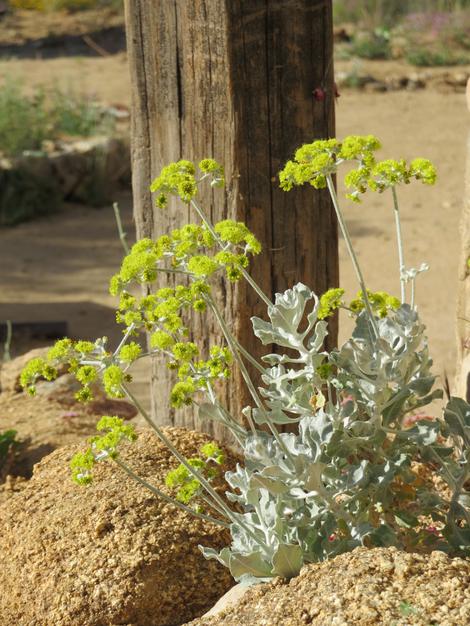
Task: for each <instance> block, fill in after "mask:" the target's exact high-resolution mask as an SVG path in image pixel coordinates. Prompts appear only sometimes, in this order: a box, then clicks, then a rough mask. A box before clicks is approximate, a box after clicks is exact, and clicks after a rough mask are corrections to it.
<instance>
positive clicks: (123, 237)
mask: <svg viewBox="0 0 470 626" xmlns="http://www.w3.org/2000/svg"><path fill="white" fill-rule="evenodd" d="M113 210H114V217H115V218H116V225H117V229H118V233H119V239H120V241H121V244H122V247H123V248H124V252H125V253H126V254H129V252H130V248H129V244H128V243H127V233H125V232H124V229H123V227H122V220H121V213H120V211H119V205H118V203H117V202H114V203H113Z"/></svg>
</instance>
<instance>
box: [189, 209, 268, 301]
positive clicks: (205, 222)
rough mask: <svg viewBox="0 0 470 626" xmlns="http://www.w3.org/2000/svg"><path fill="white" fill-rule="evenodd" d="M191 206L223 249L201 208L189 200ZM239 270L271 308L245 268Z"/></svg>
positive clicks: (266, 298)
mask: <svg viewBox="0 0 470 626" xmlns="http://www.w3.org/2000/svg"><path fill="white" fill-rule="evenodd" d="M191 206H192V207H193V208H194V210H195V211H196V213H197V214H198V215H199V217H200V218H201V220H202V222H203V223H204V224H205V225H206V227H207V230H208V231H209V232H210V234H211V235H212V236H213V237H214V239H215V241H216V242H217V243H218V245H219V246H220V247H221V248H222V249H224V248H225V246H224V243H223V241H221V239H220V237H219V235H218V234H217V233H216V231H215V229H214V227H213V225H212V224H211V222H210V221H209V219H208V217H207V215H206V214H205V213H204V211H203V210H202V209H201V207H200V206H199V205H198V204H197V202H195V201H194V200H191ZM240 269H241V272H242V275H243V278H244V279H245V280H246V281H247V283H248V284H249V285H250V286H251V287H252V288H253V289H254V291H255V292H256V293H257V294H258V296H259V297H260V298H261V300H263V302H264V303H265V304H266V305H267V306H272V304H273V303H272V302H271V300H270V299H269V298H268V296H267V295H266V294H265V293H264V291H263V290H262V289H261V287H260V286H259V285H258V283H257V282H256V281H255V280H254V279H253V278H252V277H251V276H250V274H249V273H248V272H247V271H246V269H245V268H240Z"/></svg>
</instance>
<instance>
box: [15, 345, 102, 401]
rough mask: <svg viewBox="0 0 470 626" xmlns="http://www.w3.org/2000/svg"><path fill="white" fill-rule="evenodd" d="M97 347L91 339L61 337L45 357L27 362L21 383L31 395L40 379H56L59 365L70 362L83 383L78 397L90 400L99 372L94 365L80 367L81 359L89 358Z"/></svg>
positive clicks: (73, 371)
mask: <svg viewBox="0 0 470 626" xmlns="http://www.w3.org/2000/svg"><path fill="white" fill-rule="evenodd" d="M95 349H96V345H95V344H94V343H92V342H91V341H77V342H73V341H72V340H71V339H69V338H67V337H65V338H64V339H59V340H58V341H57V342H56V343H55V344H54V346H53V347H52V348H50V349H49V350H48V352H47V354H46V357H45V358H42V357H37V358H35V359H32V360H31V361H29V362H28V363H27V364H26V366H25V367H24V369H23V371H22V372H21V376H20V383H21V385H22V387H23V388H25V389H27V391H28V392H29V393H30V394H31V395H34V394H35V393H36V382H37V380H38V379H40V378H44V379H46V380H49V381H51V380H54V379H55V378H57V375H58V367H59V366H60V365H63V364H68V366H69V371H70V372H72V373H73V374H74V375H75V377H76V379H77V380H78V382H79V383H81V384H82V385H83V387H82V389H81V390H80V391H79V392H77V394H76V397H77V399H80V400H88V399H90V398H91V395H92V394H91V389H90V385H91V383H93V382H94V381H95V380H96V377H97V372H96V370H95V368H94V367H93V366H89V365H86V366H83V367H80V360H81V359H84V358H87V356H88V355H90V354H91V353H93V352H94V351H95Z"/></svg>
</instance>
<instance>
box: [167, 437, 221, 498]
mask: <svg viewBox="0 0 470 626" xmlns="http://www.w3.org/2000/svg"><path fill="white" fill-rule="evenodd" d="M200 453H201V455H202V456H203V457H204V458H200V457H194V458H191V459H188V464H189V465H190V466H191V467H193V468H194V469H195V470H197V472H198V473H200V474H201V475H202V476H204V478H206V480H209V481H211V480H213V479H214V478H216V476H217V475H218V474H219V470H218V468H217V466H218V465H222V463H223V462H224V460H225V456H224V453H223V451H222V450H221V449H220V448H219V446H218V445H217V444H216V443H215V442H210V443H206V444H205V445H204V446H202V448H201V450H200ZM214 464H215V466H214ZM165 484H166V486H167V487H169V488H170V489H177V492H176V494H175V495H176V499H177V500H178V501H179V502H183V504H189V502H190V501H191V500H192V499H193V498H194V497H195V496H197V495H199V493H200V487H201V484H200V482H199V480H198V479H197V478H196V477H195V476H194V475H193V474H192V473H191V472H190V470H189V469H188V468H187V467H186V466H185V465H182V464H181V465H179V466H178V467H177V468H176V469H174V470H171V471H170V472H168V474H167V476H166V478H165Z"/></svg>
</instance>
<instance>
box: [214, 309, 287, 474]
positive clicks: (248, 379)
mask: <svg viewBox="0 0 470 626" xmlns="http://www.w3.org/2000/svg"><path fill="white" fill-rule="evenodd" d="M207 301H208V303H209V305H210V307H211V308H212V310H213V311H214V315H215V316H216V318H217V321H218V322H219V324H220V327H221V329H222V332H223V333H224V337H225V339H226V341H227V343H228V344H229V347H230V349H231V350H232V352H233V354H234V356H235V358H236V360H237V363H238V366H239V368H240V371H241V373H242V376H243V380H244V381H245V384H246V386H247V388H248V391H249V392H250V394H251V397H252V398H253V400H254V402H255V404H256V406H257V408H258V409H259V410H260V411H262V412H263V413H264V416H265V419H266V423H267V425H268V428H269V430H270V431H271V433H272V435H273V437H274V438H275V440H276V441H277V443H278V445H279V447H280V448H281V450H282V451H283V452H284V454H285V456H286V458H288V459H289V461H290V462H291V463H294V459H293V458H292V455H291V454H290V452H289V450H288V449H287V448H286V446H285V444H284V442H283V441H282V439H281V437H280V436H279V433H278V431H277V429H276V427H275V426H274V424H273V423H272V422H271V420H270V419H269V416H268V414H267V413H266V409H265V407H264V404H263V402H262V400H261V398H260V397H259V394H258V392H257V391H256V387H255V386H254V384H253V381H252V380H251V377H250V374H249V373H248V370H247V369H246V367H245V364H244V363H243V360H242V359H241V358H240V355H239V353H238V347H237V343H236V341H235V339H234V337H233V335H232V333H231V332H230V330H229V329H228V326H227V324H226V323H225V321H224V319H223V317H222V315H221V314H220V311H219V310H218V308H217V305H216V304H215V302H214V301H213V300H212V298H210V297H207ZM247 419H248V423H249V425H250V428H251V430H252V432H253V434H256V427H255V425H254V422H253V419H252V417H251V416H250V415H248V416H247Z"/></svg>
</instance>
